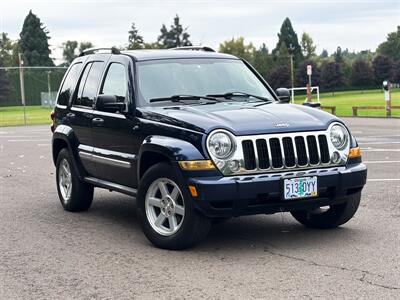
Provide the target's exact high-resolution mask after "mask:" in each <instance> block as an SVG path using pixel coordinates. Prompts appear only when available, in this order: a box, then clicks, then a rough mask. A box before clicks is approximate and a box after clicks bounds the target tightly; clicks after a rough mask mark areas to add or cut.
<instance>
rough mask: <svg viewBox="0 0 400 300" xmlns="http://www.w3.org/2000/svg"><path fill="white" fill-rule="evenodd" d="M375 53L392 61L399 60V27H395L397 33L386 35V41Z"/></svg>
mask: <svg viewBox="0 0 400 300" xmlns="http://www.w3.org/2000/svg"><path fill="white" fill-rule="evenodd" d="M376 52H378V53H379V54H382V55H386V56H388V57H390V58H391V59H393V60H400V26H397V31H394V32H391V33H389V34H388V35H387V38H386V41H385V42H383V43H382V44H380V45H379V46H378V49H377V50H376Z"/></svg>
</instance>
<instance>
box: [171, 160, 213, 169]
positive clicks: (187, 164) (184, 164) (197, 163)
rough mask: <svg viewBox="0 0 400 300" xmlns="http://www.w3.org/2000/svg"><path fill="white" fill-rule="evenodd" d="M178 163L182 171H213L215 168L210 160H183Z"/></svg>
mask: <svg viewBox="0 0 400 300" xmlns="http://www.w3.org/2000/svg"><path fill="white" fill-rule="evenodd" d="M178 163H179V166H180V167H181V169H182V170H187V171H195V170H197V171H199V170H212V169H215V166H214V164H213V162H212V161H211V160H185V161H179V162H178Z"/></svg>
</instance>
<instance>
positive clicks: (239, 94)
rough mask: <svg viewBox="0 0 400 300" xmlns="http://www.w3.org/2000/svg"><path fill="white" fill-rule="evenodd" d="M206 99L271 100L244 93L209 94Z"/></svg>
mask: <svg viewBox="0 0 400 300" xmlns="http://www.w3.org/2000/svg"><path fill="white" fill-rule="evenodd" d="M207 97H222V98H225V99H232V97H246V98H250V97H253V98H257V99H260V100H262V101H267V102H272V100H271V99H268V98H265V97H262V96H257V95H253V94H249V93H245V92H228V93H225V94H210V95H207Z"/></svg>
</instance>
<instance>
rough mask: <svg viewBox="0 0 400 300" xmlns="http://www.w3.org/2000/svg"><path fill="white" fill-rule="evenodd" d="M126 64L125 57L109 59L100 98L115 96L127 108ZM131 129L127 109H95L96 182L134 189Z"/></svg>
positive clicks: (93, 134) (128, 60)
mask: <svg viewBox="0 0 400 300" xmlns="http://www.w3.org/2000/svg"><path fill="white" fill-rule="evenodd" d="M129 63H130V59H129V58H128V57H126V56H122V55H115V56H112V57H111V59H110V60H109V61H108V65H107V67H106V72H105V73H104V76H103V80H102V83H101V86H100V90H99V95H109V96H116V99H117V101H119V102H124V103H126V107H128V105H129V104H130V103H131V101H132V100H131V98H132V91H131V89H130V88H129V87H131V86H132V84H131V83H129V79H130V78H131V76H129ZM128 83H129V84H128ZM134 127H135V118H134V117H133V116H132V115H131V114H129V113H128V109H126V110H125V111H122V112H104V111H100V110H98V109H97V107H96V106H95V109H94V110H93V118H92V136H93V146H94V148H93V158H94V159H95V161H96V163H97V167H98V168H100V170H99V176H98V178H99V179H103V180H106V181H110V182H113V183H117V184H121V185H124V186H128V187H136V186H135V182H136V170H135V160H136V155H135V154H136V153H134V151H133V134H134Z"/></svg>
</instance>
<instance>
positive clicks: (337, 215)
mask: <svg viewBox="0 0 400 300" xmlns="http://www.w3.org/2000/svg"><path fill="white" fill-rule="evenodd" d="M360 199H361V192H358V193H355V194H352V195H349V196H347V197H346V202H343V203H340V204H335V205H331V206H328V207H326V208H325V207H324V208H322V207H321V208H317V209H315V210H298V211H292V212H291V214H292V216H293V217H294V218H295V219H296V220H297V221H298V222H300V223H301V224H303V225H304V226H306V227H310V228H318V229H330V228H336V227H338V226H340V225H343V224H345V223H346V222H348V221H349V220H350V219H351V218H352V217H353V216H354V214H355V213H356V211H357V209H358V206H359V204H360Z"/></svg>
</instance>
